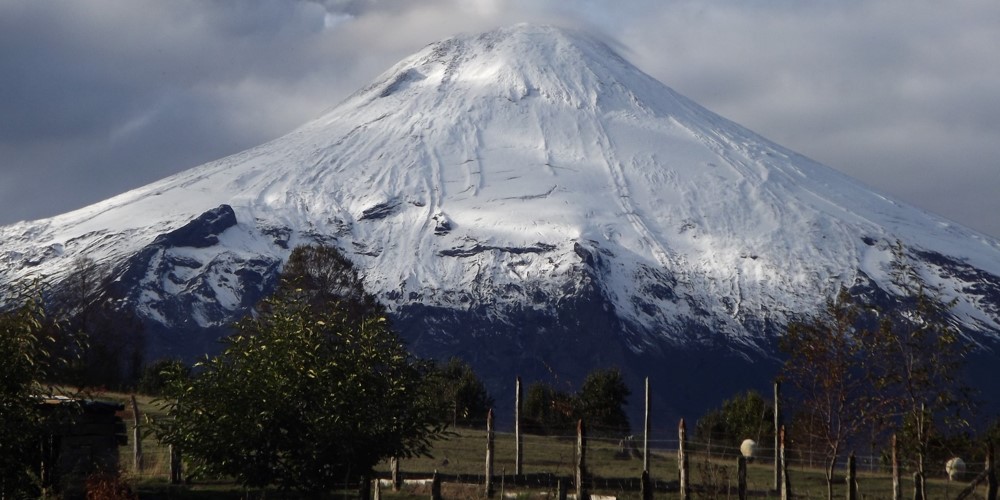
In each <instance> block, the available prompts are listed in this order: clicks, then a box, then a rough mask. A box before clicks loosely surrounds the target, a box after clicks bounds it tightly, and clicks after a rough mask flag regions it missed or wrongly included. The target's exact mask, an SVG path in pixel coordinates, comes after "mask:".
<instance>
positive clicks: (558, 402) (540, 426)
mask: <svg viewBox="0 0 1000 500" xmlns="http://www.w3.org/2000/svg"><path fill="white" fill-rule="evenodd" d="M576 406H577V404H576V400H575V398H574V397H573V396H572V395H570V394H567V393H565V392H562V391H559V390H556V389H555V388H554V387H552V386H551V385H549V384H546V383H545V382H535V383H533V384H531V385H530V386H528V391H527V393H526V394H525V396H524V407H523V410H524V417H523V418H524V427H525V430H526V431H527V432H530V433H534V434H545V435H571V434H573V433H574V432H575V425H576V418H577V411H576Z"/></svg>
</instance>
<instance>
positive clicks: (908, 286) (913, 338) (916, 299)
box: [863, 244, 973, 483]
mask: <svg viewBox="0 0 1000 500" xmlns="http://www.w3.org/2000/svg"><path fill="white" fill-rule="evenodd" d="M893 253H894V259H893V262H892V266H893V267H892V275H891V278H892V284H893V285H894V286H896V287H897V288H898V289H899V290H900V291H901V292H903V293H904V295H906V296H907V297H909V302H908V303H907V304H905V305H904V306H903V307H900V308H897V309H896V310H893V311H891V312H890V313H886V314H884V315H883V317H882V320H881V321H880V324H879V327H878V328H875V329H872V330H870V331H867V332H865V333H866V337H865V338H864V339H863V342H865V343H866V344H867V345H868V346H870V349H871V352H872V359H876V360H878V362H877V363H873V364H872V366H873V367H874V368H875V370H874V371H873V373H872V374H871V382H872V385H873V386H874V387H876V388H878V389H879V391H880V396H879V397H880V398H881V401H882V403H883V405H884V406H885V407H886V408H888V411H884V412H883V414H886V415H896V416H898V419H897V420H896V422H895V425H896V426H897V427H898V428H900V436H899V437H900V452H901V454H902V456H903V457H904V459H910V460H913V461H915V462H916V469H917V471H918V474H919V477H920V478H921V480H920V482H921V483H923V479H922V478H923V477H924V476H925V474H924V471H925V466H924V464H925V461H926V459H927V457H928V453H929V452H930V451H931V445H932V442H933V436H934V435H935V434H949V433H950V432H951V431H953V430H955V429H958V428H962V427H966V426H967V425H968V423H967V422H966V421H965V419H964V417H963V414H964V413H967V412H968V411H970V410H972V409H973V408H972V404H973V397H972V395H971V391H970V390H969V388H968V387H967V386H965V384H964V383H963V381H962V379H961V374H962V367H963V364H964V359H965V357H966V355H967V354H968V352H969V350H970V349H971V345H972V344H971V342H962V341H961V337H960V334H959V332H958V330H957V328H956V327H955V326H954V325H953V324H951V322H950V315H949V312H950V310H951V309H952V308H953V307H954V305H955V302H954V301H947V300H945V299H944V298H943V297H942V295H941V294H940V292H939V291H937V290H935V289H933V287H931V286H929V285H928V284H927V281H926V280H925V279H924V278H923V277H922V276H921V275H920V273H919V272H918V270H917V269H915V268H914V267H913V266H912V265H911V264H910V262H909V259H908V258H907V256H906V254H905V252H904V249H903V247H902V245H899V244H897V245H896V246H895V247H894V248H893ZM935 429H936V431H935Z"/></svg>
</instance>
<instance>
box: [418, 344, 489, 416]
mask: <svg viewBox="0 0 1000 500" xmlns="http://www.w3.org/2000/svg"><path fill="white" fill-rule="evenodd" d="M425 378H426V380H427V383H428V384H429V385H430V392H431V393H432V394H433V395H434V396H435V400H436V403H435V404H436V405H437V406H438V407H439V408H442V409H443V410H444V413H445V415H443V420H445V421H449V422H451V423H452V425H459V424H461V425H466V426H474V427H478V426H483V425H485V424H486V414H487V413H488V412H489V411H490V408H493V404H494V400H493V397H492V396H490V394H489V391H487V390H486V385H484V384H483V381H482V380H480V379H479V377H478V376H477V375H476V372H475V371H473V370H472V367H471V366H469V364H468V363H466V362H464V361H462V360H461V359H458V358H451V359H450V360H448V362H447V363H445V364H444V365H440V366H434V367H433V368H432V369H431V370H430V372H429V373H428V374H427V376H426V377H425Z"/></svg>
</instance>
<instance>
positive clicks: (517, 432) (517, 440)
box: [514, 377, 524, 484]
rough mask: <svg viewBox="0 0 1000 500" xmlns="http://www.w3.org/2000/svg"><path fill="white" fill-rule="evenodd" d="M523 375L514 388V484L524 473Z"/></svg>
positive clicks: (517, 482) (518, 378)
mask: <svg viewBox="0 0 1000 500" xmlns="http://www.w3.org/2000/svg"><path fill="white" fill-rule="evenodd" d="M522 394H523V393H522V390H521V377H517V383H516V387H515V390H514V447H515V450H514V451H515V453H514V484H519V481H520V478H521V475H522V474H524V436H523V435H522V434H521V405H522V402H521V396H522Z"/></svg>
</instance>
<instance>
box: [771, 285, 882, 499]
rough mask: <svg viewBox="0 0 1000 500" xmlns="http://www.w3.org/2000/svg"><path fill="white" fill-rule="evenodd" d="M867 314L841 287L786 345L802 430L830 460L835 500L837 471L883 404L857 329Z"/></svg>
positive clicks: (793, 330) (791, 330) (797, 326)
mask: <svg viewBox="0 0 1000 500" xmlns="http://www.w3.org/2000/svg"><path fill="white" fill-rule="evenodd" d="M863 312H864V311H863V309H862V307H861V306H860V305H858V304H857V303H856V302H855V301H854V300H853V299H852V298H851V296H850V294H849V293H848V291H847V289H845V288H841V289H840V291H839V292H838V294H837V296H836V298H834V299H833V300H830V301H828V302H827V305H826V308H825V309H824V310H823V311H822V312H821V313H820V314H819V315H818V316H816V317H815V318H812V319H811V320H808V321H802V322H796V323H792V324H791V325H789V327H788V332H787V334H786V335H785V337H784V338H783V339H782V343H781V346H782V348H783V349H784V350H785V352H787V353H788V359H787V361H786V362H785V366H784V370H783V376H784V378H785V379H786V380H788V381H789V382H791V385H792V388H793V389H794V390H795V391H796V392H797V393H798V394H799V396H800V400H799V415H798V418H799V419H800V420H801V419H805V420H806V421H807V422H808V425H799V426H798V429H799V430H800V431H804V432H805V433H806V434H807V435H806V436H805V438H806V439H805V441H806V442H811V443H815V444H819V445H820V446H821V447H822V449H823V451H824V452H825V455H826V479H827V496H828V498H832V497H833V480H834V478H833V472H834V468H835V466H836V464H837V461H838V459H839V458H840V455H841V454H842V453H843V452H844V448H845V446H846V445H847V444H848V442H849V440H850V439H852V438H853V437H855V435H856V434H857V433H858V432H859V431H860V430H862V429H863V428H867V427H866V426H869V425H872V424H874V423H875V421H874V419H875V417H876V415H878V413H877V412H876V408H877V407H878V406H879V399H878V396H877V394H876V393H875V386H873V384H872V382H871V376H870V373H869V367H871V366H872V365H873V363H874V359H873V358H871V356H872V352H871V350H870V349H868V346H866V345H865V343H864V342H863V340H864V339H865V338H866V336H865V335H858V334H857V330H856V328H855V325H856V324H857V322H858V320H859V318H860V317H861V316H862V314H863Z"/></svg>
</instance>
